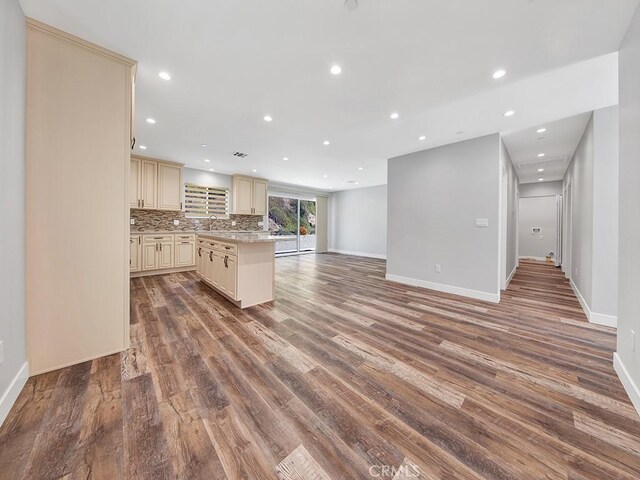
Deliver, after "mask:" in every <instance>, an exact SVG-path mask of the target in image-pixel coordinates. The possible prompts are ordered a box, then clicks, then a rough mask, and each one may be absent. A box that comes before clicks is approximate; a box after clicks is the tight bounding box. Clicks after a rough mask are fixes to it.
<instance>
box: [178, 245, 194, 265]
mask: <svg viewBox="0 0 640 480" xmlns="http://www.w3.org/2000/svg"><path fill="white" fill-rule="evenodd" d="M175 246H176V247H175V250H176V251H175V259H176V261H175V265H176V267H189V266H191V265H195V264H196V244H195V242H189V241H186V242H176V243H175Z"/></svg>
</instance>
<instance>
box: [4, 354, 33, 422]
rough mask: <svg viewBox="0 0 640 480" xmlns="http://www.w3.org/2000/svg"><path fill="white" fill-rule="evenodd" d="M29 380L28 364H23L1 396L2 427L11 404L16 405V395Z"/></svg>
mask: <svg viewBox="0 0 640 480" xmlns="http://www.w3.org/2000/svg"><path fill="white" fill-rule="evenodd" d="M28 378H29V364H28V363H27V362H24V365H22V367H21V368H20V370H18V373H17V374H16V376H15V377H13V380H12V381H11V383H10V384H9V386H8V387H7V389H6V390H5V391H4V393H3V394H2V398H0V425H2V424H3V423H4V421H5V419H6V418H7V415H9V411H10V410H11V407H13V404H14V403H16V400H17V399H18V395H20V392H21V391H22V388H23V387H24V386H25V384H26V383H27V380H28Z"/></svg>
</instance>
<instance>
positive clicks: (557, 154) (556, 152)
mask: <svg viewBox="0 0 640 480" xmlns="http://www.w3.org/2000/svg"><path fill="white" fill-rule="evenodd" d="M590 117H591V112H588V113H583V114H581V115H575V116H573V117H569V118H565V119H563V120H558V121H555V122H550V123H545V124H541V125H538V126H535V127H533V128H527V129H525V130H520V131H517V132H512V133H507V134H505V135H504V136H503V137H502V138H503V140H504V143H505V146H506V147H507V150H508V151H509V156H510V157H511V161H512V162H513V164H514V166H515V169H516V172H517V173H518V177H519V178H520V183H533V182H537V181H538V178H543V179H544V181H545V182H548V181H554V180H562V178H563V177H564V174H565V172H566V171H567V167H568V166H569V163H570V162H571V159H572V158H573V154H574V153H575V151H576V148H577V147H578V144H579V143H580V139H581V138H582V135H583V134H584V131H585V129H586V128H587V124H588V123H589V118H590ZM541 128H544V129H546V131H545V132H542V133H538V129H541ZM541 154H544V157H539V156H538V155H541ZM539 169H544V172H538V170H539Z"/></svg>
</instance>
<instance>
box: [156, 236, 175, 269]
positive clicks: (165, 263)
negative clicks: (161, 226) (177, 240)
mask: <svg viewBox="0 0 640 480" xmlns="http://www.w3.org/2000/svg"><path fill="white" fill-rule="evenodd" d="M159 245H160V246H159V257H160V260H159V263H160V266H159V268H173V267H174V265H175V263H174V248H173V247H174V245H173V242H161V243H160V244H159Z"/></svg>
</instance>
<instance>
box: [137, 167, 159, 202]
mask: <svg viewBox="0 0 640 480" xmlns="http://www.w3.org/2000/svg"><path fill="white" fill-rule="evenodd" d="M157 184H158V164H157V163H156V162H150V161H148V160H143V161H142V167H141V169H140V198H141V199H142V208H148V209H155V208H157V205H158V192H157V190H156V188H157Z"/></svg>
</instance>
